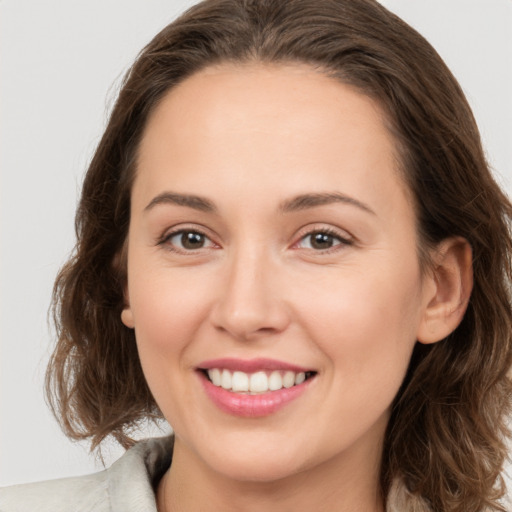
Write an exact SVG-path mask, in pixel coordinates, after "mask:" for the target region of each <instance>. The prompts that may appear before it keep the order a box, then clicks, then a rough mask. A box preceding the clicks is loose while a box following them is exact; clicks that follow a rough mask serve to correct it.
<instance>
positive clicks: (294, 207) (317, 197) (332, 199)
mask: <svg viewBox="0 0 512 512" xmlns="http://www.w3.org/2000/svg"><path fill="white" fill-rule="evenodd" d="M333 203H343V204H348V205H351V206H355V207H357V208H359V209H361V210H363V211H365V212H367V213H371V214H372V215H376V213H375V212H374V211H373V210H372V209H371V208H370V207H369V206H368V205H366V204H365V203H363V202H361V201H359V200H357V199H355V198H353V197H350V196H347V195H345V194H341V193H339V192H323V193H315V194H301V195H298V196H295V197H293V198H291V199H287V200H286V201H284V202H282V203H281V204H280V205H279V211H281V212H282V213H290V212H295V211H300V210H307V209H309V208H315V207H318V206H325V205H329V204H333ZM162 204H174V205H178V206H186V207H188V208H193V209H194V210H199V211H202V212H207V213H216V212H217V207H216V206H215V204H214V203H213V202H212V201H210V200H209V199H206V198H205V197H201V196H196V195H193V194H179V193H177V192H162V193H161V194H158V195H157V196H156V197H154V198H153V199H152V200H151V201H150V202H149V204H148V205H147V206H146V207H145V208H144V211H148V210H151V209H152V208H154V207H155V206H157V205H162Z"/></svg>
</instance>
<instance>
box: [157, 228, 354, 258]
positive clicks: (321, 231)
mask: <svg viewBox="0 0 512 512" xmlns="http://www.w3.org/2000/svg"><path fill="white" fill-rule="evenodd" d="M187 233H188V234H193V235H199V236H201V237H204V239H205V240H209V241H210V243H211V244H212V245H214V246H215V245H216V244H215V242H213V241H212V240H211V238H210V237H209V236H208V235H207V234H206V233H204V232H203V231H201V230H200V229H197V228H190V229H187V228H180V229H177V230H176V231H171V232H170V233H166V234H165V235H164V236H163V237H162V238H161V239H160V240H159V241H158V245H162V246H164V245H165V246H166V249H167V250H169V251H172V252H176V253H180V254H196V251H198V250H202V249H212V248H214V247H200V248H198V249H196V250H194V249H185V248H177V247H176V246H175V245H173V244H171V243H169V242H170V240H171V239H172V238H174V237H176V236H178V235H182V236H183V235H184V234H187ZM314 235H327V236H328V237H332V238H333V239H335V240H336V241H338V242H339V243H336V244H334V245H333V246H332V247H328V248H326V249H315V248H313V247H310V248H306V249H307V250H311V251H313V252H315V253H318V254H328V253H331V252H333V251H337V250H340V248H342V247H346V246H351V245H353V244H354V241H353V240H351V239H350V238H346V237H344V236H341V235H340V233H339V232H338V231H336V230H335V229H332V228H317V229H310V230H309V231H307V232H306V233H304V234H303V235H302V236H301V237H300V238H299V241H298V242H296V243H295V244H293V248H295V249H296V250H298V249H300V247H297V246H298V245H299V244H300V243H301V242H302V241H303V240H305V239H307V238H308V237H313V236H314Z"/></svg>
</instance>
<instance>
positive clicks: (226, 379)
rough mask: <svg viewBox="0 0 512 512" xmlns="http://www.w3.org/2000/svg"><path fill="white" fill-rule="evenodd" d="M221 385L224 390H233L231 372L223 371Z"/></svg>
mask: <svg viewBox="0 0 512 512" xmlns="http://www.w3.org/2000/svg"><path fill="white" fill-rule="evenodd" d="M220 385H221V386H222V387H223V388H224V389H231V372H230V371H229V370H222V377H221V380H220Z"/></svg>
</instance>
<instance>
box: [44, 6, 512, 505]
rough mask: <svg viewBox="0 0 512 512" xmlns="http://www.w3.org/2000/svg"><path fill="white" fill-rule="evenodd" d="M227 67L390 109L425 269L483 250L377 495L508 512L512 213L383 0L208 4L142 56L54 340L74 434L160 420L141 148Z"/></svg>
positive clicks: (103, 167) (391, 433) (453, 106)
mask: <svg viewBox="0 0 512 512" xmlns="http://www.w3.org/2000/svg"><path fill="white" fill-rule="evenodd" d="M222 62H239V63H243V62H263V63H267V62H270V63H295V62H299V63H306V64H309V65H311V66H313V67H314V68H316V69H318V70H319V72H321V73H326V74H328V75H329V76H333V77H335V78H337V79H338V80H340V81H341V82H343V83H345V84H350V85H351V86H353V87H355V88H356V89H357V90H359V91H360V92H362V93H363V94H366V95H368V96H370V97H372V98H373V99H375V100H377V101H378V102H379V104H380V105H381V106H382V108H383V109H384V111H385V112H386V114H387V121H388V124H389V128H390V130H391V131H392V133H393V135H394V138H395V141H396V145H397V148H398V150H399V154H400V167H401V170H402V173H403V176H404V179H405V181H406V183H407V184H408V186H409V188H410V190H411V192H412V196H413V198H414V204H415V211H416V215H417V224H418V234H419V249H420V250H419V254H420V259H422V260H424V259H425V258H424V255H425V254H427V250H426V249H428V248H429V247H433V246H435V245H436V244H437V243H439V242H440V241H441V240H443V239H445V238H446V237H450V236H459V237H463V238H465V239H466V240H468V242H469V243H470V245H471V248H472V251H473V258H474V259H473V269H474V287H473V292H472V295H471V299H470V302H469V306H468V308H467V312H466V314H465V316H464V318H463V320H462V323H461V324H460V326H459V327H458V328H457V329H456V330H455V331H454V332H453V333H452V334H451V335H450V336H448V337H447V338H446V339H445V340H443V341H442V342H439V343H435V344H433V345H421V344H419V343H417V344H416V347H415V349H414V352H413V356H412V359H411V362H410V366H409V369H408V372H407V376H406V378H405V381H404V383H403V385H402V387H401V389H400V391H399V393H398V395H397V397H396V399H395V401H394V404H393V409H392V415H391V419H390V422H389V425H388V428H387V432H386V437H385V446H384V451H383V458H382V470H381V487H382V492H383V495H384V496H385V497H387V503H388V505H387V507H388V511H389V512H391V511H401V512H403V511H405V510H407V511H408V512H411V511H417V512H425V511H435V512H441V511H443V512H444V511H449V512H480V511H484V510H485V511H504V510H505V509H504V508H503V507H502V506H501V505H500V502H499V499H500V497H501V496H502V494H503V492H504V490H503V480H502V477H501V471H502V468H503V463H504V460H505V459H506V445H505V442H506V440H507V437H508V435H509V432H508V430H507V426H506V419H507V416H508V414H509V412H510V409H511V383H510V380H509V378H508V376H507V372H508V370H509V368H510V366H511V362H512V348H511V347H512V345H511V333H512V328H511V326H512V315H511V301H510V282H511V277H512V275H511V262H510V256H511V254H512V241H511V233H510V219H511V215H512V206H511V204H510V203H509V201H508V199H507V197H506V196H505V195H504V194H503V192H502V191H501V190H500V188H499V187H498V185H497V184H496V182H495V181H494V179H493V177H492V175H491V173H490V170H489V166H488V164H487V162H486V159H485V156H484V152H483V149H482V144H481V141H480V136H479V132H478V129H477V126H476V123H475V120H474V118H473V115H472V113H471V109H470V107H469V106H468V103H467V101H466V99H465V97H464V94H463V92H462V90H461V88H460V86H459V85H458V83H457V81H456V80H455V78H454V77H453V75H452V74H451V72H450V71H449V70H448V68H447V67H446V65H445V64H444V62H443V61H442V59H441V58H440V57H439V55H438V54H437V53H436V52H435V50H434V49H433V48H432V47H431V46H430V44H429V43H428V42H427V41H426V40H425V39H424V38H423V37H422V36H420V35H419V34H418V33H417V32H416V31H414V30H413V29H412V28H411V27H409V26H408V25H407V24H406V23H404V22H403V21H402V20H400V19H399V18H398V17H396V16H395V15H393V14H392V13H390V12H389V11H387V10H386V9H385V8H384V7H382V6H381V5H380V4H378V3H377V2H376V1H374V0H207V1H205V2H202V3H200V4H198V5H196V6H195V7H193V8H191V9H190V10H188V11H187V12H186V13H185V14H184V15H182V16H181V17H180V18H178V19H177V20H176V21H174V22H173V23H171V24H170V25H168V26H167V27H166V28H165V29H163V30H162V31H161V32H160V33H159V34H158V35H157V36H156V37H155V38H154V39H153V40H152V41H151V42H150V43H149V44H148V45H147V46H146V47H145V48H144V49H143V51H142V52H141V53H140V54H139V56H138V58H137V59H136V61H135V63H134V64H133V66H132V68H131V69H130V70H129V72H128V73H127V75H126V77H125V80H124V82H123V84H122V87H121V90H120V93H119V96H118V99H117V101H116V103H115V105H114V108H113V110H112V112H111V115H110V120H109V122H108V125H107V127H106V130H105V132H104V134H103V137H102V138H101V140H100V142H99V145H98V147H97V150H96V152H95V154H94V156H93V158H92V160H91V163H90V166H89V169H88V171H87V174H86V177H85V181H84V184H83V189H82V195H81V200H80V203H79V207H78V210H77V215H76V221H75V226H76V235H77V244H76V248H75V251H74V254H73V256H72V258H71V259H70V260H69V261H68V263H67V264H66V265H65V266H64V267H63V268H62V270H61V271H60V273H59V275H58V277H57V280H56V283H55V288H54V296H53V317H54V321H55V324H56V327H57V333H58V341H57V344H56V347H55V350H54V353H53V355H52V358H51V361H50V364H49V367H48V371H47V380H46V390H47V396H48V400H49V403H50V405H51V407H52V409H53V411H54V413H55V415H56V416H57V418H58V419H59V420H60V422H61V425H62V427H63V429H64V431H65V432H66V434H67V435H68V436H70V437H71V438H74V439H85V438H89V439H91V441H92V447H93V449H94V448H95V447H97V446H98V445H99V443H101V441H102V440H103V439H104V438H105V437H107V436H109V435H112V436H114V437H115V438H116V439H117V440H118V441H119V442H120V443H121V444H122V445H124V446H125V447H126V446H129V445H130V444H131V443H132V440H131V438H130V432H131V431H132V429H135V428H137V426H138V424H139V423H140V422H142V421H144V420H146V419H148V418H150V419H154V418H158V417H160V416H161V413H160V412H159V410H158V407H157V405H156V404H155V401H154V399H153V397H152V395H151V392H150V391H149V389H148V386H147V384H146V381H145V379H144V375H143V373H142V369H141V366H140V362H139V358H138V354H137V348H136V343H135V338H134V333H133V331H132V330H130V329H128V328H126V327H125V326H124V325H123V324H122V323H121V321H120V314H121V311H122V309H123V289H124V287H125V285H126V268H125V259H124V243H125V241H126V237H127V231H128V226H129V222H130V191H131V185H132V182H133V179H134V174H135V172H136V162H137V149H138V145H139V142H140V140H141V135H142V133H143V131H144V128H145V125H146V122H147V120H148V117H149V116H150V115H151V113H152V111H154V109H155V108H156V107H157V105H158V104H159V101H160V100H161V99H162V97H163V96H164V95H165V94H166V93H167V92H168V91H169V90H170V89H172V88H173V87H174V86H176V85H177V84H178V83H180V82H182V81H183V80H185V79H186V78H187V77H188V76H190V75H192V74H193V73H196V72H198V71H199V70H201V69H203V68H205V67H207V66H211V65H213V64H217V63H222ZM422 255H423V256H422Z"/></svg>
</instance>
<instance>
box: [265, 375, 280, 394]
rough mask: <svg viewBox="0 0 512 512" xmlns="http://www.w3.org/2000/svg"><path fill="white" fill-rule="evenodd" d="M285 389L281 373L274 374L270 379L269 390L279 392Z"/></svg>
mask: <svg viewBox="0 0 512 512" xmlns="http://www.w3.org/2000/svg"><path fill="white" fill-rule="evenodd" d="M282 387H283V378H282V377H281V374H280V373H279V372H272V373H271V374H270V377H269V379H268V389H270V391H277V390H278V389H281V388H282Z"/></svg>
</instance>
